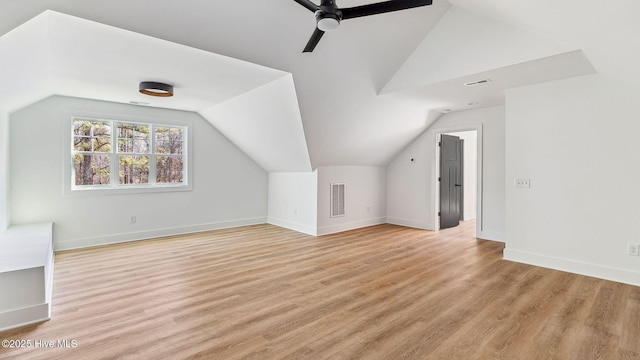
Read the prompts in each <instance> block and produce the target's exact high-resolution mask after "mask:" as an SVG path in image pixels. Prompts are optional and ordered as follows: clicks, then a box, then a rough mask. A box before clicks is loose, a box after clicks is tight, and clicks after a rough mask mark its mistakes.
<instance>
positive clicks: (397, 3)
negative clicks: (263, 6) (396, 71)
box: [296, 0, 433, 19]
mask: <svg viewBox="0 0 640 360" xmlns="http://www.w3.org/2000/svg"><path fill="white" fill-rule="evenodd" d="M296 1H297V0H296ZM432 2H433V1H432V0H392V1H383V2H379V3H375V4H367V5H362V6H355V7H350V8H344V9H340V11H342V18H343V19H353V18H357V17H361V16H369V15H376V14H382V13H387V12H392V11H398V10H405V9H411V8H414V7H419V6H425V5H431V3H432Z"/></svg>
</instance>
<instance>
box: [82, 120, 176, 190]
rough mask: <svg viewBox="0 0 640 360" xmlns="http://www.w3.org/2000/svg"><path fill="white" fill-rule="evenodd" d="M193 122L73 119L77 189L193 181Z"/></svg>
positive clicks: (142, 186)
mask: <svg viewBox="0 0 640 360" xmlns="http://www.w3.org/2000/svg"><path fill="white" fill-rule="evenodd" d="M186 143H187V127H186V126H176V125H161V124H152V123H138V122H125V121H116V120H98V119H90V118H78V117H76V118H73V121H72V152H71V157H72V169H71V179H72V181H71V187H72V190H81V189H121V188H122V189H124V188H153V187H180V186H186V185H187V171H186V170H187V169H186V164H187V161H186V156H187V151H186Z"/></svg>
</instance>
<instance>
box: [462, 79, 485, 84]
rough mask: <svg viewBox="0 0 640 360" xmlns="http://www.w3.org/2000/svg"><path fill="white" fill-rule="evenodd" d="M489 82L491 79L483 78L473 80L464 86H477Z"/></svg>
mask: <svg viewBox="0 0 640 360" xmlns="http://www.w3.org/2000/svg"><path fill="white" fill-rule="evenodd" d="M488 82H491V79H482V80H476V81H471V82H468V83H465V84H464V86H476V85H480V84H486V83H488Z"/></svg>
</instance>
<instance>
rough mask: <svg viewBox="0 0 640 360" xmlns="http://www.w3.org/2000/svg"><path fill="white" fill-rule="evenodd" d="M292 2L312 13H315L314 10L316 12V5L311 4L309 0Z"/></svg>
mask: <svg viewBox="0 0 640 360" xmlns="http://www.w3.org/2000/svg"><path fill="white" fill-rule="evenodd" d="M294 1H295V2H297V3H298V4H300V5H302V6H304V7H306V8H307V9H309V10H311V11H312V12H316V10H318V5H316V4H314V3H312V2H311V1H310V0H294Z"/></svg>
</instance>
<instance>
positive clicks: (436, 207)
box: [430, 124, 484, 237]
mask: <svg viewBox="0 0 640 360" xmlns="http://www.w3.org/2000/svg"><path fill="white" fill-rule="evenodd" d="M463 131H475V132H476V134H477V135H476V138H477V149H476V158H477V168H476V175H477V176H476V179H477V180H476V194H477V195H476V237H481V235H482V232H483V228H484V226H483V218H484V217H483V213H482V208H483V206H482V203H483V192H482V189H483V188H482V180H483V179H482V174H483V170H482V169H483V165H482V159H483V156H482V149H483V145H482V142H483V135H482V124H478V125H468V126H460V127H449V128H440V129H437V130H435V151H434V154H435V159H434V160H435V164H436V166H435V178H434V179H433V183H434V184H435V186H434V187H433V188H432V190H433V192H434V196H433V199H435V200H434V201H433V202H432V203H431V204H430V206H431V210H432V214H433V215H434V222H433V223H434V224H435V229H436V230H440V217H439V216H438V212H439V211H440V182H439V181H438V177H440V146H438V144H439V142H440V137H441V135H442V134H449V133H456V132H463Z"/></svg>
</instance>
